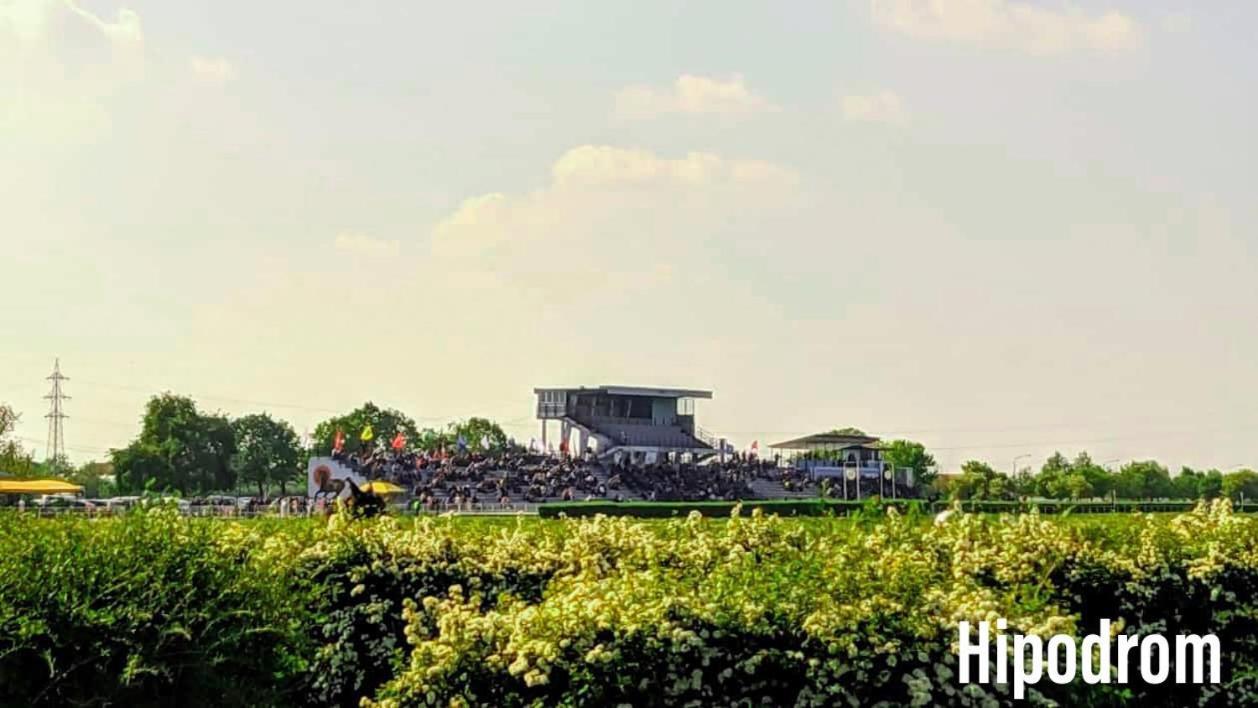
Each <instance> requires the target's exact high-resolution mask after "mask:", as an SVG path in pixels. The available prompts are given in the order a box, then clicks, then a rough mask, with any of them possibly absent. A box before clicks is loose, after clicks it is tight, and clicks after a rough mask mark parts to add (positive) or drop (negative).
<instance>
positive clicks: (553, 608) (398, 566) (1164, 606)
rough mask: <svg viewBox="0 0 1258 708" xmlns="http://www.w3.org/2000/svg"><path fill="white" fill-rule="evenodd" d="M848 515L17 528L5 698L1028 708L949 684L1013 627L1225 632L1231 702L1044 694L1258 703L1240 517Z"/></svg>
mask: <svg viewBox="0 0 1258 708" xmlns="http://www.w3.org/2000/svg"><path fill="white" fill-rule="evenodd" d="M702 508H703V509H704V510H708V509H711V508H715V507H709V506H703V507H702ZM844 511H845V512H847V511H852V512H855V513H851V514H849V515H847V516H829V517H824V516H823V517H818V518H797V519H790V518H785V517H781V516H774V515H770V514H766V513H764V512H763V511H754V512H753V513H752V514H751V515H750V516H747V515H742V513H741V510H737V511H736V512H735V514H734V515H733V516H732V517H731V518H730V519H729V520H728V521H727V522H724V523H712V522H710V521H706V520H705V519H704V518H703V515H702V514H701V513H700V511H699V509H694V510H692V513H690V514H689V515H688V516H686V517H684V518H676V519H672V520H667V521H662V522H643V521H638V520H633V519H629V518H610V517H604V516H597V517H593V518H588V519H570V520H567V521H557V522H536V521H529V520H526V519H523V518H517V519H508V520H486V519H469V518H452V517H436V518H434V517H423V518H419V519H397V518H384V519H374V520H367V521H350V520H348V519H344V518H334V519H333V520H331V521H330V522H325V521H323V520H312V521H286V522H277V521H266V522H236V521H215V520H195V519H180V518H177V517H174V516H173V515H169V514H166V513H162V512H159V513H154V514H143V515H137V516H134V517H128V518H125V519H105V520H99V521H95V522H92V521H82V520H80V521H66V520H35V519H31V518H29V517H20V516H18V515H14V514H9V515H7V516H0V564H3V565H0V704H3V705H41V704H43V705H70V704H76V703H85V704H87V703H91V704H98V705H103V704H118V705H172V704H178V705H210V704H213V705H317V706H326V705H337V706H350V705H356V704H358V703H359V701H360V700H362V699H366V703H367V704H368V705H375V706H381V707H389V708H393V707H399V708H400V707H401V706H415V705H441V706H447V705H487V706H550V705H572V706H578V705H580V706H602V705H618V704H632V705H661V706H672V705H676V706H682V705H775V706H777V705H842V704H847V705H875V704H879V703H881V704H883V705H917V706H926V705H974V706H977V705H985V706H986V705H1012V704H1013V701H1012V697H1011V695H1010V692H1009V690H1008V688H1007V687H1006V686H999V685H970V686H962V685H960V684H959V683H958V681H957V673H958V666H957V660H956V657H955V656H954V653H953V651H954V650H953V643H954V642H955V640H956V627H957V622H958V621H960V620H963V619H964V620H969V621H971V622H977V621H981V620H984V619H988V620H990V619H994V618H996V617H1005V618H1006V619H1007V620H1008V621H1009V625H1010V630H1009V631H1010V632H1015V631H1016V632H1021V633H1039V634H1052V633H1057V632H1067V633H1071V632H1074V633H1079V632H1083V631H1087V632H1092V631H1095V629H1096V625H1097V620H1098V619H1100V618H1102V617H1105V618H1109V619H1111V620H1116V621H1118V622H1120V623H1121V625H1122V626H1124V627H1125V628H1126V631H1137V632H1154V631H1157V632H1164V633H1176V632H1181V631H1183V632H1193V633H1198V634H1200V633H1207V632H1213V633H1216V634H1218V635H1219V637H1220V639H1221V642H1222V646H1223V649H1224V652H1225V657H1224V667H1225V674H1224V679H1225V683H1224V684H1223V685H1221V686H1207V687H1201V686H1171V685H1162V686H1157V687H1148V686H1142V685H1129V686H1119V685H1116V684H1111V685H1108V686H1088V685H1083V684H1082V683H1076V684H1071V685H1065V686H1060V685H1056V684H1053V683H1051V682H1047V681H1046V682H1042V683H1040V684H1038V685H1036V686H1034V687H1031V688H1032V689H1033V690H1032V691H1031V692H1030V694H1029V695H1028V702H1029V703H1031V704H1045V703H1049V702H1053V703H1057V704H1061V705H1124V704H1131V705H1195V704H1254V703H1256V702H1258V680H1256V678H1255V677H1258V665H1256V664H1258V607H1256V606H1255V603H1254V599H1253V598H1254V597H1255V592H1256V591H1258V551H1256V550H1255V549H1258V519H1254V518H1252V517H1249V516H1242V515H1239V514H1236V513H1234V512H1233V511H1232V510H1231V508H1230V507H1229V506H1228V505H1227V504H1226V503H1225V502H1220V503H1216V504H1215V505H1214V506H1211V507H1208V508H1207V507H1202V508H1199V509H1197V510H1195V511H1193V512H1191V513H1187V514H1179V515H1159V516H1154V515H1139V514H1125V515H1120V514H1108V515H1105V516H1099V515H1098V516H1085V517H1078V518H1062V517H1053V516H1048V515H1041V514H1037V513H1026V514H1019V515H1004V516H990V515H988V516H984V515H968V514H960V515H956V516H954V517H953V518H951V519H950V520H949V521H948V522H947V523H945V524H942V525H937V524H935V523H932V522H930V521H929V518H928V517H926V515H925V514H919V513H917V512H918V511H919V507H918V506H916V505H911V506H909V507H907V508H905V509H900V508H899V507H898V506H897V507H894V508H887V507H879V506H877V505H873V504H868V503H867V504H864V505H862V506H861V507H858V508H854V509H853V508H846V507H845V508H844ZM922 511H926V510H922Z"/></svg>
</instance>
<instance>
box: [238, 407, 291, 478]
mask: <svg viewBox="0 0 1258 708" xmlns="http://www.w3.org/2000/svg"><path fill="white" fill-rule="evenodd" d="M232 430H233V432H234V434H235V437H236V454H235V455H234V456H233V457H232V468H233V469H234V470H235V473H236V475H237V478H238V479H240V480H241V481H243V482H245V483H247V484H250V485H257V487H258V496H264V495H265V493H266V487H267V486H268V485H272V484H276V485H279V486H280V489H281V493H284V492H285V491H286V490H285V486H286V485H288V484H289V483H292V482H294V481H296V480H297V479H298V478H299V477H300V476H301V469H300V468H299V467H298V465H299V463H300V457H301V443H300V441H299V440H298V438H297V433H296V432H295V431H294V430H293V428H292V426H291V425H289V424H288V423H286V422H284V421H279V420H275V419H274V418H271V416H269V415H267V414H265V413H259V414H254V415H247V416H244V417H243V418H237V419H236V420H234V421H232Z"/></svg>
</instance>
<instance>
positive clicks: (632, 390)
mask: <svg viewBox="0 0 1258 708" xmlns="http://www.w3.org/2000/svg"><path fill="white" fill-rule="evenodd" d="M544 391H567V392H569V393H602V394H606V395H609V396H650V397H652V398H709V399H710V398H712V392H711V391H701V390H698V389H693V388H659V387H656V386H590V387H586V386H581V387H578V388H565V387H555V388H535V389H533V393H542V392H544Z"/></svg>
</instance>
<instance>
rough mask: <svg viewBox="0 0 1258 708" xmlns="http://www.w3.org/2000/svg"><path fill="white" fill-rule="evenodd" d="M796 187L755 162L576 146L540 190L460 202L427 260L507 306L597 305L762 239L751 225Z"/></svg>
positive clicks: (782, 172)
mask: <svg viewBox="0 0 1258 708" xmlns="http://www.w3.org/2000/svg"><path fill="white" fill-rule="evenodd" d="M797 185H798V177H797V176H796V174H795V173H794V172H793V171H791V170H789V169H786V168H783V167H780V166H777V165H773V164H770V163H766V162H761V161H756V160H731V159H728V158H724V157H721V156H719V155H713V154H709V153H699V152H694V153H689V154H687V155H685V156H682V157H676V158H668V157H661V156H659V155H657V154H655V153H652V152H648V151H645V150H630V149H624V148H618V147H609V146H596V145H585V146H581V147H577V148H573V149H572V150H569V151H568V152H566V153H564V154H563V155H562V156H561V157H560V158H559V159H558V160H556V161H555V163H554V165H553V166H552V167H551V182H550V184H548V185H547V186H545V187H544V188H542V189H539V190H536V191H534V192H531V193H527V194H516V195H512V194H503V193H492V194H485V195H482V196H478V197H473V198H471V199H468V200H466V201H464V202H463V203H462V204H461V205H460V206H459V208H458V209H457V210H456V211H455V212H454V213H452V214H451V215H450V216H449V217H447V218H446V219H444V220H443V221H441V222H440V223H439V224H438V225H437V226H436V228H435V229H434V231H433V253H434V256H435V257H436V258H437V260H438V262H439V266H438V269H439V270H441V271H442V272H455V271H457V272H459V273H460V278H459V279H460V280H461V281H462V282H464V283H467V282H472V281H474V282H477V283H480V285H481V286H482V287H494V286H506V287H508V288H510V290H509V291H510V292H511V293H513V296H516V297H518V296H523V295H524V294H526V293H538V292H544V293H546V294H547V296H548V297H550V298H560V299H562V298H563V296H564V294H565V293H566V294H568V295H571V296H578V295H580V293H582V292H585V293H601V294H602V295H604V296H606V295H608V293H609V292H610V291H608V290H607V288H608V287H612V288H614V289H625V288H629V289H634V288H643V287H648V286H654V285H658V284H659V283H660V282H661V281H663V280H669V279H672V278H673V277H674V276H675V274H677V273H679V272H680V273H685V274H687V275H688V276H693V275H694V274H695V273H696V272H698V271H699V270H702V269H703V267H704V264H705V263H706V262H709V261H711V260H712V259H713V257H714V254H715V255H716V256H718V257H719V255H720V254H722V253H724V249H725V248H726V247H728V246H730V245H732V242H733V240H734V239H738V238H748V237H749V236H748V234H749V233H752V232H754V236H751V237H753V238H756V239H762V238H763V237H764V234H763V233H762V232H761V231H758V230H756V229H754V228H753V227H752V226H751V225H750V224H751V223H752V222H754V221H755V218H756V215H757V214H761V213H764V212H766V211H773V210H775V209H779V208H781V207H782V205H784V204H786V203H788V201H789V200H790V199H791V197H792V196H793V195H794V194H795V192H796V187H797ZM679 264H680V265H679ZM591 289H592V290H591ZM586 297H589V295H588V294H587V295H586Z"/></svg>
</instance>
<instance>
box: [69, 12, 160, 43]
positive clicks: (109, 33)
mask: <svg viewBox="0 0 1258 708" xmlns="http://www.w3.org/2000/svg"><path fill="white" fill-rule="evenodd" d="M65 6H66V7H67V8H69V9H70V11H71V12H73V13H74V14H75V15H77V16H78V17H79V18H81V19H82V20H84V21H85V22H87V23H88V24H89V25H91V26H93V27H95V28H96V29H98V30H100V33H101V34H103V35H104V36H105V37H107V38H108V39H109V41H110V42H112V43H113V44H114V45H115V46H120V47H121V46H129V45H139V44H143V43H144V32H143V30H142V29H141V28H140V16H139V15H137V14H136V13H135V11H133V10H129V9H127V8H122V9H120V10H118V19H116V20H115V21H113V22H107V21H105V20H104V19H102V18H101V17H99V16H97V15H94V14H92V13H91V12H88V11H87V10H84V9H83V8H81V7H79V6H78V4H77V3H75V2H73V0H65Z"/></svg>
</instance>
